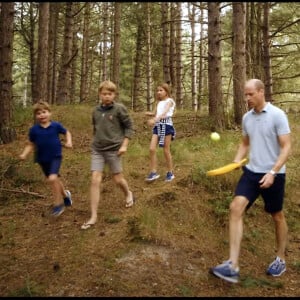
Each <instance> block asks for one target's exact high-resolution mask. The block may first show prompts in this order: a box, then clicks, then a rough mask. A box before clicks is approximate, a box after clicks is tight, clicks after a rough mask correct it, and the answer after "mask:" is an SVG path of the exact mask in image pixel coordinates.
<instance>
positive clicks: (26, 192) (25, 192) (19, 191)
mask: <svg viewBox="0 0 300 300" xmlns="http://www.w3.org/2000/svg"><path fill="white" fill-rule="evenodd" d="M0 190H2V191H6V192H11V193H22V194H28V195H32V196H36V197H39V198H45V197H46V196H45V195H41V194H38V193H35V192H29V191H24V190H23V189H21V190H12V189H6V188H0Z"/></svg>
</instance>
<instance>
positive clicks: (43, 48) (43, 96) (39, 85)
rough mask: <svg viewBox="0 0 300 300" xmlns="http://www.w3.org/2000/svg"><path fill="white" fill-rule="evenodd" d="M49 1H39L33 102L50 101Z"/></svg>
mask: <svg viewBox="0 0 300 300" xmlns="http://www.w3.org/2000/svg"><path fill="white" fill-rule="evenodd" d="M48 34H49V2H39V29H38V54H37V64H36V74H37V77H36V84H35V86H34V89H33V90H34V95H33V97H32V98H33V103H36V102H38V101H39V100H43V101H48V93H47V91H48V89H47V79H48V38H49V35H48Z"/></svg>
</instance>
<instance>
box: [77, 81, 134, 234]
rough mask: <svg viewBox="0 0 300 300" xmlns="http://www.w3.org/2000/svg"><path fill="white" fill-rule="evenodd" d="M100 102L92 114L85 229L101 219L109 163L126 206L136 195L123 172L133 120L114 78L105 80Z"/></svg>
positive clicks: (101, 89)
mask: <svg viewBox="0 0 300 300" xmlns="http://www.w3.org/2000/svg"><path fill="white" fill-rule="evenodd" d="M98 91H99V97H100V101H101V103H100V105H99V106H97V107H96V108H95V109H94V111H93V114H92V122H93V133H94V138H93V142H92V159H91V171H92V180H91V186H90V201H91V217H90V219H89V220H88V221H87V222H85V223H84V224H83V225H82V226H81V229H88V228H90V227H92V226H93V225H94V224H95V223H96V221H97V210H98V204H99V201H100V186H101V182H102V177H103V169H104V167H105V164H107V165H108V166H109V168H110V170H111V172H112V174H113V179H114V181H115V182H116V184H117V185H118V186H119V187H120V188H121V189H122V190H123V192H124V195H125V197H126V198H125V201H126V203H125V207H131V206H133V204H134V197H133V194H132V192H131V191H130V190H129V187H128V184H127V181H126V180H125V178H124V176H123V173H122V172H123V170H122V160H121V159H122V155H123V154H124V153H125V152H126V151H127V146H128V143H129V139H130V138H131V136H132V135H133V122H132V119H131V118H130V115H129V113H128V111H127V109H126V107H125V106H124V105H123V104H121V103H118V102H116V101H115V98H116V94H117V87H116V85H115V84H114V83H113V82H111V81H103V82H102V83H100V86H99V89H98Z"/></svg>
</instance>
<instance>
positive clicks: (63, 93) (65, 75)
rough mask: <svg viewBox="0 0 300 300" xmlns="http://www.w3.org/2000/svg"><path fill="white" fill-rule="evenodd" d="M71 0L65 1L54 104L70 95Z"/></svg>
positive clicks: (62, 102) (63, 100) (65, 100)
mask: <svg viewBox="0 0 300 300" xmlns="http://www.w3.org/2000/svg"><path fill="white" fill-rule="evenodd" d="M72 8H73V2H66V10H65V29H64V46H63V52H62V56H61V67H60V72H59V77H58V85H57V98H56V104H66V103H68V99H69V97H70V85H71V78H70V72H71V63H72V59H73V57H72V39H73V15H72Z"/></svg>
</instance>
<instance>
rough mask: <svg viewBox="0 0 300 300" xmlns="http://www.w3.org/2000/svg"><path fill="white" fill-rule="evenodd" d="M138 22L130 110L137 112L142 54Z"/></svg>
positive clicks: (140, 32)
mask: <svg viewBox="0 0 300 300" xmlns="http://www.w3.org/2000/svg"><path fill="white" fill-rule="evenodd" d="M140 23H141V22H138V28H137V35H136V47H135V59H134V62H135V64H134V76H133V87H132V109H133V111H137V102H138V98H139V87H140V78H141V62H142V53H141V51H140V49H141V48H142V37H143V26H142V24H140ZM147 110H151V103H149V102H147Z"/></svg>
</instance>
